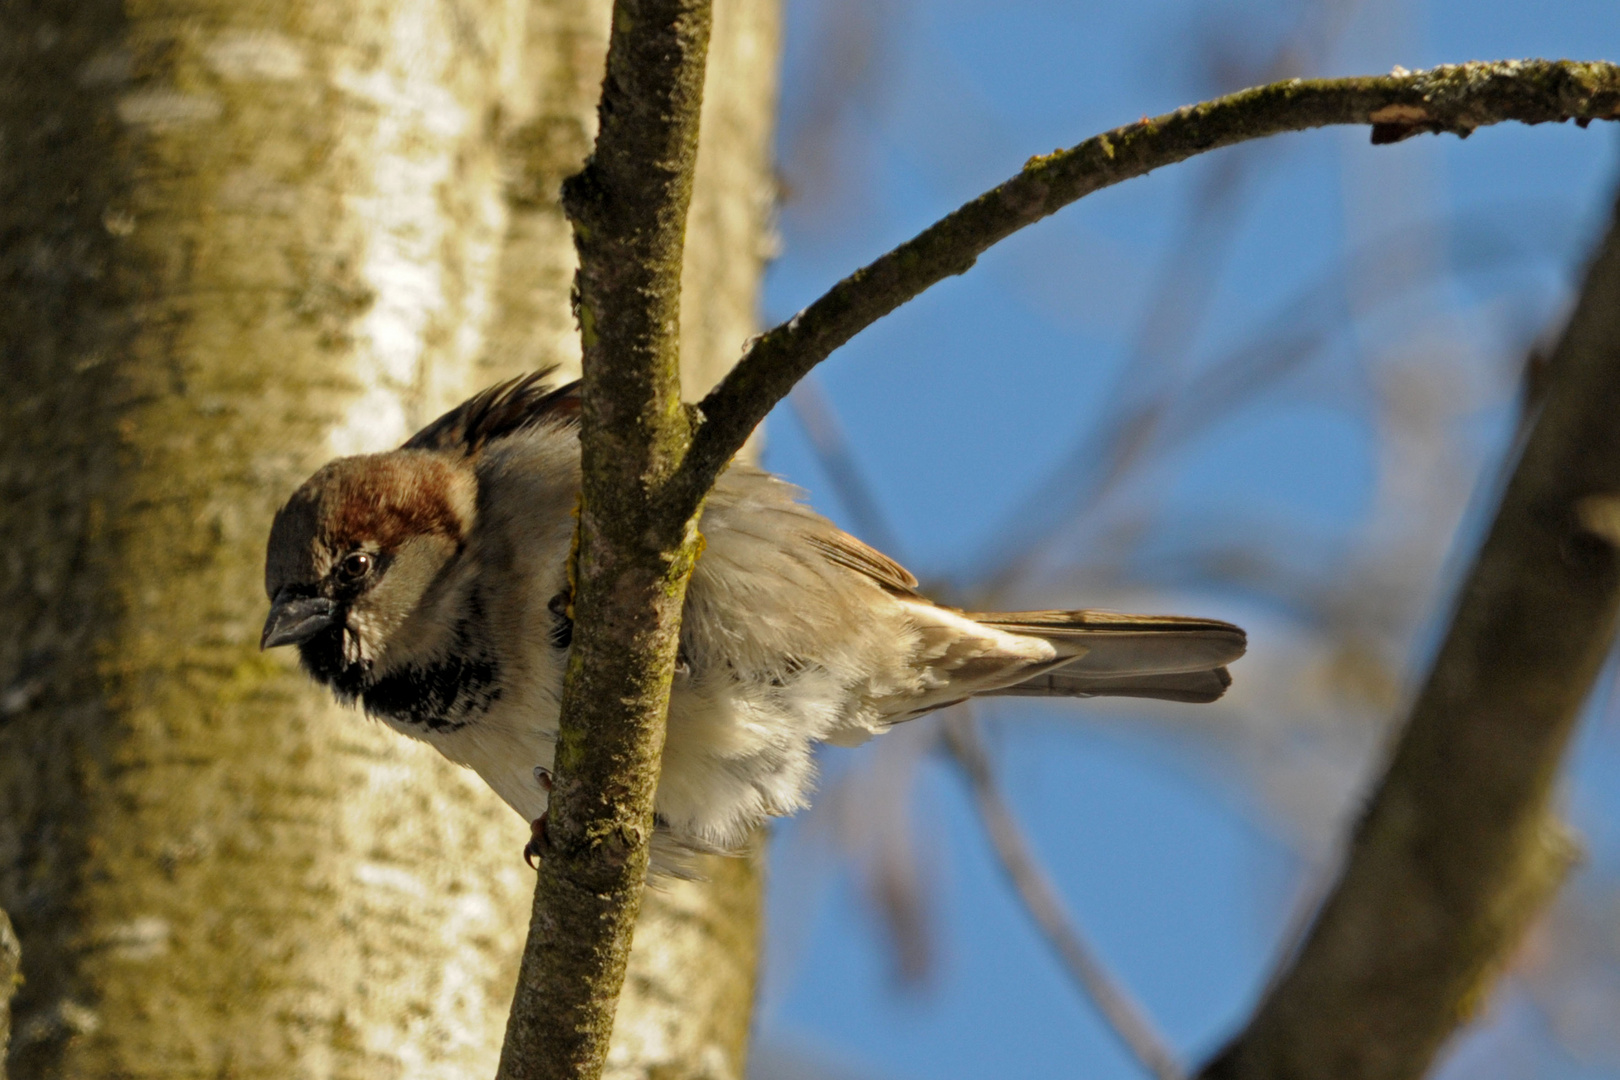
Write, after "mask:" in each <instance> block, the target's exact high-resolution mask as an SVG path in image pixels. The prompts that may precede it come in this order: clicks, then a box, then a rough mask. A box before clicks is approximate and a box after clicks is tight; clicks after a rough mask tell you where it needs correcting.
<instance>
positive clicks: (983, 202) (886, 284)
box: [683, 60, 1620, 497]
mask: <svg viewBox="0 0 1620 1080" xmlns="http://www.w3.org/2000/svg"><path fill="white" fill-rule="evenodd" d="M1616 118H1620V67H1616V66H1615V65H1613V64H1607V63H1578V62H1574V61H1567V60H1565V61H1547V60H1504V61H1497V62H1494V63H1469V64H1453V65H1447V66H1444V67H1437V68H1434V69H1432V70H1429V71H1417V72H1404V71H1400V70H1397V71H1396V72H1395V73H1393V74H1390V75H1381V76H1369V77H1363V78H1351V79H1289V80H1287V81H1285V82H1279V83H1272V84H1270V85H1268V86H1261V87H1256V88H1254V89H1250V90H1243V91H1240V92H1238V93H1235V94H1230V95H1228V96H1226V97H1222V98H1216V99H1215V100H1213V101H1207V102H1204V103H1203V104H1200V105H1189V106H1186V107H1184V108H1181V109H1177V110H1176V111H1175V112H1171V113H1166V114H1164V115H1163V116H1157V117H1153V118H1151V119H1150V118H1147V117H1144V118H1143V119H1141V120H1140V121H1138V122H1136V123H1134V124H1127V125H1125V126H1124V127H1119V128H1115V129H1114V130H1113V131H1108V132H1104V133H1103V134H1101V135H1097V136H1094V137H1092V138H1090V139H1087V140H1086V141H1085V142H1083V143H1080V144H1079V145H1078V146H1075V147H1073V148H1071V149H1068V150H1059V151H1056V152H1054V153H1051V154H1045V155H1041V156H1037V157H1032V158H1030V159H1029V161H1028V162H1026V163H1025V165H1024V168H1023V169H1022V170H1021V171H1020V172H1019V173H1018V174H1017V175H1016V176H1014V177H1012V178H1011V179H1009V180H1007V181H1006V182H1005V183H1003V184H1001V185H1000V186H998V187H995V188H993V189H991V190H990V191H987V192H985V193H984V194H983V195H980V196H979V197H978V198H976V199H974V200H973V201H972V202H970V203H967V204H966V205H965V206H962V207H961V208H960V209H958V210H956V211H954V212H953V213H951V214H950V215H948V216H946V217H944V218H942V219H941V220H940V221H938V222H936V223H934V224H933V225H931V226H929V227H928V228H927V229H925V230H923V231H922V232H921V233H919V234H918V235H917V236H915V237H913V238H912V239H911V240H908V241H907V242H906V243H904V244H902V245H900V246H899V247H897V248H895V249H894V250H893V251H890V252H889V253H888V254H886V255H883V256H881V257H880V258H878V259H877V260H876V261H874V262H872V263H870V264H868V265H867V266H864V267H862V268H861V269H859V270H857V271H855V273H853V274H851V275H850V276H849V277H847V278H845V279H844V280H843V281H840V282H839V283H838V284H837V285H834V286H833V287H832V289H830V290H829V291H828V292H827V293H826V295H824V296H822V297H821V298H820V299H818V300H816V301H815V302H814V303H812V304H811V305H810V306H809V307H806V308H805V309H804V310H802V311H800V312H799V313H798V314H797V315H795V316H793V318H791V319H789V320H788V321H787V322H785V323H783V324H781V325H780V326H777V327H776V328H774V329H772V330H770V331H769V332H767V333H765V334H763V335H761V336H760V337H758V338H756V339H755V340H754V341H753V343H752V344H751V345H750V346H749V347H748V349H747V351H746V352H745V353H744V355H743V357H742V359H741V360H740V361H739V362H738V364H737V366H736V367H735V368H734V369H733V370H732V372H731V374H730V375H728V376H727V377H726V379H725V380H724V381H723V382H722V383H721V384H720V385H719V386H717V387H716V388H715V389H714V391H713V392H712V393H710V394H709V395H708V397H706V398H704V399H703V402H702V404H701V405H700V406H699V409H700V412H701V415H702V424H701V426H700V427H699V428H698V430H697V432H696V433H695V436H694V442H693V445H692V451H691V453H690V454H689V455H688V457H687V461H686V464H685V467H684V470H683V471H684V473H685V476H686V485H685V486H686V489H687V490H688V491H689V492H701V491H705V490H707V488H708V486H709V484H710V483H712V482H713V479H714V477H715V476H716V475H718V473H719V471H720V470H721V469H722V468H724V466H725V463H726V462H727V461H729V460H730V458H731V456H732V455H733V454H735V453H736V452H737V449H738V448H739V447H740V446H742V444H743V442H744V440H746V439H747V437H748V434H749V432H751V431H752V430H753V429H754V427H755V426H756V425H757V424H758V423H759V422H760V421H761V420H763V419H764V418H765V414H766V413H768V412H770V410H771V408H772V407H773V406H774V405H775V404H776V403H777V402H778V401H780V400H781V399H782V398H783V397H784V396H785V395H786V394H787V392H788V391H789V390H790V389H792V387H793V384H794V383H796V382H798V381H799V380H800V379H801V378H803V377H804V376H805V374H806V373H808V372H809V371H810V369H811V368H813V367H815V365H816V364H818V363H820V362H821V361H822V360H824V359H826V358H827V356H828V355H829V354H830V353H831V352H832V351H833V350H834V349H836V348H838V347H839V346H840V345H842V344H843V343H844V342H846V341H848V340H849V339H850V338H852V337H854V336H855V335H856V334H858V333H860V331H862V330H864V329H865V328H866V327H868V326H870V325H871V324H872V323H874V322H876V321H877V320H878V319H880V318H882V317H883V316H884V315H887V314H888V313H889V312H891V311H893V310H894V309H895V308H897V307H899V306H900V305H901V304H904V303H905V302H906V301H908V300H910V299H911V298H913V297H915V296H917V295H918V294H919V293H921V292H922V291H923V290H924V289H926V288H928V287H929V286H930V285H933V284H935V283H936V282H939V281H942V280H944V279H945V278H947V277H950V276H952V275H954V274H960V273H963V272H965V271H966V270H967V269H968V268H969V267H971V266H972V265H973V263H974V261H975V260H976V259H977V258H978V257H979V256H980V255H981V254H983V253H984V252H985V251H987V250H988V249H989V248H991V247H992V246H994V245H995V244H997V243H999V242H1000V241H1002V240H1004V239H1006V238H1007V237H1008V236H1010V235H1012V234H1013V233H1014V232H1017V231H1018V230H1019V229H1022V228H1023V227H1024V226H1026V225H1030V224H1032V223H1034V222H1036V221H1039V220H1040V219H1041V218H1044V217H1046V216H1047V215H1049V214H1052V213H1054V212H1056V211H1057V210H1060V209H1062V208H1063V207H1065V206H1067V205H1069V204H1070V203H1072V202H1074V201H1076V200H1077V199H1081V198H1083V197H1085V196H1086V195H1089V194H1091V193H1092V192H1094V191H1099V190H1101V189H1102V188H1105V187H1110V186H1112V185H1114V184H1117V183H1120V182H1121V181H1123V180H1129V179H1131V178H1133V177H1137V176H1143V175H1145V174H1147V173H1149V172H1152V171H1153V170H1154V169H1157V168H1160V167H1161V166H1164V165H1171V164H1174V163H1176V162H1178V161H1184V160H1186V159H1187V158H1190V157H1192V156H1194V155H1196V154H1201V153H1204V152H1206V151H1209V150H1217V149H1220V148H1221V147H1223V146H1233V145H1236V144H1237V143H1241V142H1247V141H1248V140H1250V139H1261V138H1265V137H1267V136H1270V135H1276V134H1280V133H1282V132H1285V131H1304V130H1306V129H1309V128H1318V127H1325V126H1328V125H1331V124H1370V125H1372V129H1373V130H1372V135H1373V141H1374V142H1375V143H1388V142H1396V141H1398V140H1400V139H1404V138H1407V137H1409V136H1412V135H1417V134H1421V133H1424V132H1441V131H1449V132H1453V133H1455V134H1457V135H1459V136H1467V135H1468V134H1469V133H1471V132H1472V131H1474V129H1476V128H1480V127H1484V126H1486V125H1488V124H1496V123H1500V122H1502V121H1505V120H1517V121H1520V122H1522V123H1526V124H1539V123H1548V122H1553V121H1563V120H1574V121H1576V122H1577V123H1579V124H1582V125H1585V124H1587V123H1589V122H1590V121H1592V120H1613V119H1616ZM689 497H690V496H689Z"/></svg>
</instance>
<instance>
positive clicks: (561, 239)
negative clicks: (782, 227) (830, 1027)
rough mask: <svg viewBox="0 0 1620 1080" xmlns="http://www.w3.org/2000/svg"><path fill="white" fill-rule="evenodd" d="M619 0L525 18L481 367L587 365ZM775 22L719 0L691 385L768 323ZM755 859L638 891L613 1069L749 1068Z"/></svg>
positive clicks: (701, 166)
mask: <svg viewBox="0 0 1620 1080" xmlns="http://www.w3.org/2000/svg"><path fill="white" fill-rule="evenodd" d="M611 6H612V5H611V3H610V2H609V0H589V2H588V3H570V4H549V5H546V6H545V9H544V11H543V12H542V13H541V14H540V15H539V21H538V22H536V23H534V24H532V25H531V40H534V41H536V44H535V45H532V46H531V47H532V48H534V49H535V50H536V51H537V53H538V55H537V58H536V59H535V61H534V70H535V71H536V72H537V73H538V77H539V78H540V79H541V80H542V83H541V87H540V92H539V94H538V100H539V101H540V102H541V103H542V104H541V106H540V110H539V111H538V112H537V113H536V114H535V115H534V116H533V117H531V118H528V119H526V120H525V121H524V122H523V123H522V124H521V125H519V126H517V128H516V129H515V130H514V131H513V133H512V134H511V136H510V137H509V138H508V140H507V152H508V160H509V165H508V168H509V173H510V175H511V177H512V178H513V180H512V186H511V188H510V218H509V222H508V226H507V240H506V245H505V248H504V251H503V256H502V271H501V273H500V275H499V277H498V280H497V285H496V288H497V291H498V297H499V301H498V303H497V307H496V313H495V319H494V322H493V324H492V328H491V334H490V343H491V347H490V349H489V350H488V358H487V360H486V361H485V365H486V366H485V371H486V375H485V376H484V378H483V381H493V380H494V379H496V378H499V377H503V376H505V375H507V374H512V373H515V372H516V371H519V370H523V369H525V368H528V367H532V366H533V360H532V358H533V357H534V356H536V355H538V356H542V357H550V358H553V359H556V360H561V361H562V362H564V364H565V367H566V368H568V369H569V370H572V371H577V370H578V362H579V352H580V340H579V328H578V326H577V325H576V323H575V321H574V318H573V315H572V314H571V312H570V311H569V310H568V307H567V296H568V290H569V289H570V288H571V287H572V284H573V274H574V269H575V267H576V266H577V264H578V263H577V258H576V255H575V252H574V240H573V231H572V227H571V226H570V225H569V223H568V220H567V216H566V214H565V213H564V212H563V209H562V205H561V200H560V188H561V185H562V182H563V180H564V179H565V178H567V177H568V176H571V175H573V174H574V173H576V172H578V171H579V169H580V168H581V166H582V165H583V164H584V161H585V157H586V155H587V154H588V153H589V151H590V148H591V145H592V142H593V141H594V138H595V134H596V104H597V100H598V98H599V96H600V94H601V87H602V72H603V64H604V59H605V55H606V50H607V41H608V25H609V14H610V10H611ZM779 37H780V9H779V5H778V3H777V2H776V0H719V2H718V3H716V5H715V8H714V20H713V28H712V31H711V35H710V45H709V65H708V76H707V79H706V83H705V88H704V94H703V113H702V139H701V141H700V144H699V149H698V158H697V168H696V176H695V180H694V184H693V192H692V203H691V209H690V211H689V213H688V223H687V242H686V249H685V256H684V269H683V273H682V297H681V321H680V326H681V361H682V370H681V381H682V386H683V387H684V390H685V393H686V395H687V396H688V397H692V396H696V395H701V394H703V393H704V392H706V391H707V390H708V389H709V388H710V387H712V386H713V385H714V384H715V383H716V382H718V381H719V379H720V377H721V376H722V375H724V373H725V372H726V371H727V370H728V369H729V368H730V366H731V364H732V363H734V362H735V360H736V358H737V356H738V355H739V354H740V353H741V351H742V348H743V345H744V343H745V342H746V340H747V339H748V338H749V337H750V336H751V335H752V334H753V333H755V332H756V331H757V329H758V315H757V312H758V295H759V282H760V278H761V275H762V272H763V269H764V265H765V262H766V261H767V260H768V258H769V257H770V254H771V251H772V248H773V234H772V232H771V218H772V211H773V206H774V199H775V187H774V182H773V179H772V169H771V153H770V141H771V131H772V123H773V120H774V117H775V104H776V64H777V54H778V50H779ZM553 41H555V42H556V44H555V45H553V44H552V42H553ZM762 872H763V862H762V860H761V859H760V857H759V856H758V855H755V856H752V857H750V858H748V859H723V858H706V859H704V860H702V865H701V866H700V867H699V873H700V879H699V880H693V881H680V882H668V883H665V884H664V885H663V886H661V887H659V888H655V889H651V890H649V891H648V892H647V893H646V894H645V896H644V898H643V903H642V907H641V914H640V917H639V919H638V921H637V923H636V928H635V934H634V942H633V946H632V949H631V952H630V958H629V969H628V972H627V975H626V978H625V981H624V986H623V990H622V992H621V995H620V1000H619V1006H618V1017H617V1021H616V1023H615V1025H614V1029H613V1036H612V1041H611V1043H610V1045H609V1049H608V1053H607V1061H606V1070H605V1075H606V1076H608V1077H612V1078H614V1080H631V1078H642V1077H658V1078H660V1080H711V1078H712V1080H730V1078H736V1077H741V1076H742V1075H743V1071H744V1063H745V1057H746V1049H747V1039H748V1028H749V1020H750V1016H751V1011H752V1010H751V1006H752V1001H753V990H754V975H755V970H756V967H757V960H758V952H759V933H760V929H761V926H760V913H761V906H760V905H761V899H762V896H761V891H762Z"/></svg>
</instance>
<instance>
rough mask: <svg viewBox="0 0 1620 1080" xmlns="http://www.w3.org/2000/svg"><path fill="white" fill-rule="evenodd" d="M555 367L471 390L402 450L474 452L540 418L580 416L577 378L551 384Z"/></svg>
mask: <svg viewBox="0 0 1620 1080" xmlns="http://www.w3.org/2000/svg"><path fill="white" fill-rule="evenodd" d="M556 370H557V369H556V368H555V367H546V368H541V369H540V370H539V371H533V372H530V373H529V374H527V375H519V376H518V377H517V378H515V379H508V380H506V381H505V382H503V383H496V384H495V385H494V386H491V387H490V388H489V389H487V390H484V391H482V392H480V393H478V394H475V395H473V396H472V397H470V398H468V399H467V400H466V401H464V402H462V403H461V404H460V405H457V406H456V407H455V408H453V409H451V410H450V411H449V412H447V413H445V414H444V415H443V416H441V417H439V418H438V419H437V420H435V421H433V422H432V423H431V424H429V425H427V426H426V427H424V428H423V429H422V430H421V431H418V432H417V433H416V434H415V435H412V436H411V437H410V438H409V439H408V440H406V442H405V445H404V446H402V447H400V449H402V450H443V451H447V452H450V453H458V454H461V455H463V456H466V457H473V456H474V455H476V454H477V453H478V452H479V451H480V450H482V449H483V448H484V447H485V446H486V445H488V444H489V443H490V442H491V441H493V440H495V439H499V438H502V437H504V436H507V435H514V434H516V433H517V432H520V431H524V430H527V429H528V428H533V427H538V426H539V425H541V424H572V423H577V422H578V420H579V409H580V397H579V380H577V379H576V380H574V381H573V382H569V383H564V384H563V385H562V386H553V385H552V384H551V382H550V379H551V376H552V375H553V374H554V373H555V372H556Z"/></svg>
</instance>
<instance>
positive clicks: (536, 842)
mask: <svg viewBox="0 0 1620 1080" xmlns="http://www.w3.org/2000/svg"><path fill="white" fill-rule="evenodd" d="M548 842H549V841H547V839H546V815H545V814H541V815H540V816H539V817H537V818H535V819H534V820H533V821H531V822H529V842H528V843H527V844H524V845H523V861H524V862H526V863H528V864H529V869H530V870H538V869H540V860H541V859H543V858H545V850H546V845H547V843H548Z"/></svg>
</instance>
